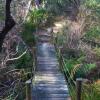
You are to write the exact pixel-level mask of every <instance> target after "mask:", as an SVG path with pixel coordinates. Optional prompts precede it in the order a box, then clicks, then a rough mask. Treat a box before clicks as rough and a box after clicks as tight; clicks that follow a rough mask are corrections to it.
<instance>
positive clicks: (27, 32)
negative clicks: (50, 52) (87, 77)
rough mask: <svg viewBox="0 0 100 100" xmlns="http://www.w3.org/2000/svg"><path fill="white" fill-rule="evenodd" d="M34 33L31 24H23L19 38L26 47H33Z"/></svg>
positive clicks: (33, 27)
mask: <svg viewBox="0 0 100 100" xmlns="http://www.w3.org/2000/svg"><path fill="white" fill-rule="evenodd" d="M34 31H35V26H33V24H32V23H31V22H26V23H25V24H24V26H23V31H22V32H21V36H22V38H23V40H24V41H25V42H26V43H27V44H28V45H35V36H34V35H33V32H34Z"/></svg>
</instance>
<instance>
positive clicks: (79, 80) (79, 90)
mask: <svg viewBox="0 0 100 100" xmlns="http://www.w3.org/2000/svg"><path fill="white" fill-rule="evenodd" d="M82 81H83V79H82V78H77V79H76V93H77V100H81V93H82Z"/></svg>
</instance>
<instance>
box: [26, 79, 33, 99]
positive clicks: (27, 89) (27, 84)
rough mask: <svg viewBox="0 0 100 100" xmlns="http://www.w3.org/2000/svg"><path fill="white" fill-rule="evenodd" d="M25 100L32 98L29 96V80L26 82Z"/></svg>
mask: <svg viewBox="0 0 100 100" xmlns="http://www.w3.org/2000/svg"><path fill="white" fill-rule="evenodd" d="M26 100H32V96H31V80H28V81H26Z"/></svg>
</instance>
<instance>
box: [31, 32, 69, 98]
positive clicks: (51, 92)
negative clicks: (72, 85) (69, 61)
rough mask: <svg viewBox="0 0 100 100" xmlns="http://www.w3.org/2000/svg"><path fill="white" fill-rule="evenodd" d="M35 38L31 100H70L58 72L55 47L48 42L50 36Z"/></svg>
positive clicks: (63, 80)
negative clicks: (36, 39) (34, 69)
mask: <svg viewBox="0 0 100 100" xmlns="http://www.w3.org/2000/svg"><path fill="white" fill-rule="evenodd" d="M37 37H38V41H37V45H36V46H37V47H36V59H37V61H36V65H37V66H36V73H35V79H33V86H32V87H33V88H32V100H70V97H69V92H68V87H67V83H66V80H65V77H64V75H63V74H62V73H61V71H60V70H59V63H58V60H57V57H56V51H55V47H54V45H53V44H52V43H51V42H50V41H51V36H50V35H48V34H43V33H42V34H41V35H38V36H37Z"/></svg>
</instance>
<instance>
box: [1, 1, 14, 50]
mask: <svg viewBox="0 0 100 100" xmlns="http://www.w3.org/2000/svg"><path fill="white" fill-rule="evenodd" d="M11 1H12V0H6V12H5V13H6V14H5V15H6V16H5V27H4V28H3V30H2V31H1V32H0V51H1V50H2V44H3V40H4V38H5V36H6V35H7V33H8V32H9V31H10V30H11V29H12V28H13V26H14V25H15V21H14V20H13V18H12V16H11V12H10V4H11Z"/></svg>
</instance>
